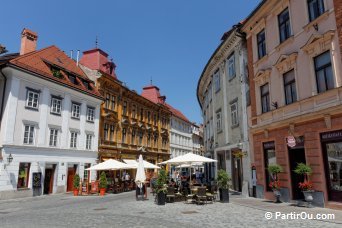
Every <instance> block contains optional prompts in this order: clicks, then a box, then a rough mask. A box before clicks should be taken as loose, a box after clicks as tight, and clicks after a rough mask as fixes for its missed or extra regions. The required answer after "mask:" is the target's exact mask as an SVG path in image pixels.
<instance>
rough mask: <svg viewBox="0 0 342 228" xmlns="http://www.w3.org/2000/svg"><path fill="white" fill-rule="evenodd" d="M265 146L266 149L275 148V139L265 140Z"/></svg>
mask: <svg viewBox="0 0 342 228" xmlns="http://www.w3.org/2000/svg"><path fill="white" fill-rule="evenodd" d="M263 146H264V149H274V148H275V144H274V141H272V142H265V143H264V144H263Z"/></svg>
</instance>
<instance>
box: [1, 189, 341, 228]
mask: <svg viewBox="0 0 342 228" xmlns="http://www.w3.org/2000/svg"><path fill="white" fill-rule="evenodd" d="M265 205H266V206H265ZM267 205H269V206H267ZM278 205H279V204H278ZM278 205H276V204H273V203H267V202H263V201H261V200H256V199H247V200H246V199H238V198H234V197H232V199H231V203H225V204H223V203H219V202H215V203H213V204H207V205H192V204H184V203H183V202H176V203H169V204H166V205H165V206H158V205H156V204H154V199H153V196H152V195H149V200H145V201H136V200H135V196H134V193H133V192H126V193H121V194H117V195H112V194H108V195H106V196H104V197H100V196H79V197H74V196H71V195H69V194H61V195H51V196H42V197H35V198H25V199H16V200H3V201H0V227H1V228H6V227H11V228H14V227H49V228H50V227H251V226H254V227H341V223H342V212H341V211H336V210H330V209H317V208H313V209H302V208H298V207H291V206H289V205H286V204H281V205H279V206H278ZM278 210H279V211H281V212H284V213H290V212H301V211H306V212H309V213H313V214H315V213H333V214H335V216H336V217H337V218H335V220H329V221H318V220H301V219H296V220H286V219H280V218H279V219H270V220H267V219H266V218H265V212H267V211H270V212H272V215H273V216H275V214H274V213H275V212H276V211H278ZM338 223H340V224H338Z"/></svg>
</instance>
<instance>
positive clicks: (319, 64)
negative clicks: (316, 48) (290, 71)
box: [314, 51, 334, 93]
mask: <svg viewBox="0 0 342 228" xmlns="http://www.w3.org/2000/svg"><path fill="white" fill-rule="evenodd" d="M314 61H315V72H316V83H317V90H318V93H321V92H325V91H327V90H329V89H333V88H334V76H333V72H332V68H331V60H330V52H329V51H327V52H325V53H323V54H321V55H319V56H317V57H315V59H314Z"/></svg>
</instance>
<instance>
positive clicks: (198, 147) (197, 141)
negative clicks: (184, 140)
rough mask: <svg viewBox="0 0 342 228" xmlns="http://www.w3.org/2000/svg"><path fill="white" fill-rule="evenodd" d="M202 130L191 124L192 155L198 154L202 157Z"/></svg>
mask: <svg viewBox="0 0 342 228" xmlns="http://www.w3.org/2000/svg"><path fill="white" fill-rule="evenodd" d="M202 130H203V128H201V127H200V126H198V125H196V124H195V123H192V125H191V131H192V152H193V153H194V154H198V155H201V156H203V154H202V152H203V132H202Z"/></svg>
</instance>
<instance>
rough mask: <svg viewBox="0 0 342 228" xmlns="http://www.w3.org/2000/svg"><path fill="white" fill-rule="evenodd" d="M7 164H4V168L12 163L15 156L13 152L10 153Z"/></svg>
mask: <svg viewBox="0 0 342 228" xmlns="http://www.w3.org/2000/svg"><path fill="white" fill-rule="evenodd" d="M6 160H7V164H5V165H4V169H6V166H8V165H9V164H11V162H12V161H13V157H12V154H10V155H8V157H7V159H6Z"/></svg>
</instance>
